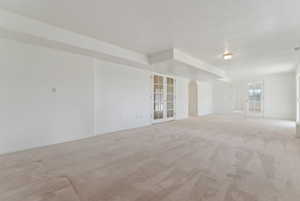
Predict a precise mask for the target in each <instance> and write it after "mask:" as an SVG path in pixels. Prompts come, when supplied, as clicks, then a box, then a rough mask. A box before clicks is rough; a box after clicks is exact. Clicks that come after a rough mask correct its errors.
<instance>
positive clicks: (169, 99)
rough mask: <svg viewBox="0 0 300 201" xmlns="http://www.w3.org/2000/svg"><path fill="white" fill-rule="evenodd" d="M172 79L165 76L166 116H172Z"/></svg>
mask: <svg viewBox="0 0 300 201" xmlns="http://www.w3.org/2000/svg"><path fill="white" fill-rule="evenodd" d="M174 88H175V87H174V79H172V78H169V77H168V78H167V118H172V117H174Z"/></svg>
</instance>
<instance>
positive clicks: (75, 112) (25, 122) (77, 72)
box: [0, 39, 94, 153]
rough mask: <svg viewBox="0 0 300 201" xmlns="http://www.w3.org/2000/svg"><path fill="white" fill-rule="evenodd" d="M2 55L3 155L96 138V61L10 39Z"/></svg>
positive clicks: (1, 45)
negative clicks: (75, 140) (94, 68)
mask: <svg viewBox="0 0 300 201" xmlns="http://www.w3.org/2000/svg"><path fill="white" fill-rule="evenodd" d="M0 52H1V54H0V91H1V93H0V111H1V112H0V122H1V123H0V124H1V126H0V153H6V152H12V151H17V150H23V149H28V148H32V147H37V146H44V145H49V144H54V143H60V142H64V141H70V140H74V139H79V138H85V137H89V136H92V135H93V128H94V121H93V115H94V114H93V104H94V98H93V96H94V95H93V85H94V83H93V66H92V64H93V60H92V59H90V58H88V57H83V56H78V55H73V54H68V53H66V52H62V51H57V50H52V49H47V48H42V47H37V46H32V45H28V44H22V43H19V42H15V41H11V40H5V39H0ZM52 88H56V92H55V93H54V92H53V91H52Z"/></svg>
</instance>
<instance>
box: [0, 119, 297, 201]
mask: <svg viewBox="0 0 300 201" xmlns="http://www.w3.org/2000/svg"><path fill="white" fill-rule="evenodd" d="M294 126H295V124H294V123H293V122H289V121H275V120H257V119H256V120H255V119H248V120H245V119H243V118H242V117H239V116H217V115H212V116H207V117H201V118H190V119H187V120H181V121H174V122H168V123H164V124H157V125H153V126H149V127H145V128H139V129H133V130H128V131H122V132H117V133H113V134H107V135H103V136H98V137H94V138H90V139H85V140H80V141H75V142H71V143H65V144H61V145H54V146H49V147H45V148H40V149H34V150H30V151H26V152H19V153H15V154H9V155H3V156H0V201H299V200H300V141H299V140H297V139H296V138H295V128H294Z"/></svg>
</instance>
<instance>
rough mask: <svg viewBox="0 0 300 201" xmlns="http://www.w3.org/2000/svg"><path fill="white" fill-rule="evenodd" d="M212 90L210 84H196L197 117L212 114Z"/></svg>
mask: <svg viewBox="0 0 300 201" xmlns="http://www.w3.org/2000/svg"><path fill="white" fill-rule="evenodd" d="M212 90H213V88H212V83H210V82H198V115H199V116H202V115H208V114H211V113H213V102H212V101H213V91H212Z"/></svg>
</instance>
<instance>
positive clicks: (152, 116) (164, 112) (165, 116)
mask: <svg viewBox="0 0 300 201" xmlns="http://www.w3.org/2000/svg"><path fill="white" fill-rule="evenodd" d="M155 75H158V76H162V77H163V86H164V89H163V92H164V98H163V99H164V100H163V102H164V103H163V104H164V111H163V116H164V118H163V119H157V120H155V119H154V94H153V92H154V79H153V78H154V76H155ZM167 78H172V79H173V80H174V97H173V98H174V115H173V117H170V118H168V117H167ZM150 83H151V94H150V98H151V121H152V124H155V123H162V122H166V121H172V120H175V119H176V78H175V76H171V75H167V74H161V73H152V74H151V76H150Z"/></svg>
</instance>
